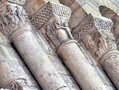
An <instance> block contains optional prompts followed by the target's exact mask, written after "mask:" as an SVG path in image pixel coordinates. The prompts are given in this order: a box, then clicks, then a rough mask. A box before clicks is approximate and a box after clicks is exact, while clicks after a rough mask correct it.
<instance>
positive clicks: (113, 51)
mask: <svg viewBox="0 0 119 90" xmlns="http://www.w3.org/2000/svg"><path fill="white" fill-rule="evenodd" d="M94 20H95V19H94V18H93V17H92V16H91V15H88V17H86V18H85V19H84V20H83V21H82V22H81V23H80V24H79V26H78V27H77V28H75V29H73V31H72V33H73V36H74V38H75V39H76V40H77V41H78V42H79V43H81V44H82V46H83V47H84V48H85V49H86V50H87V52H88V53H90V55H91V56H92V57H93V58H94V59H95V60H96V61H97V62H99V63H100V65H101V66H102V67H103V69H104V70H105V72H106V73H107V75H108V76H109V77H110V79H111V80H112V82H113V83H114V84H115V86H116V87H117V88H118V82H117V80H118V75H117V72H118V70H117V69H116V68H118V66H116V65H115V64H118V58H119V57H118V53H119V52H118V50H117V48H116V44H115V43H114V37H113V35H111V33H110V32H109V33H106V30H107V29H105V30H102V31H101V32H103V34H102V33H101V32H99V31H98V29H97V27H96V25H97V26H99V25H100V26H99V27H101V26H109V28H111V26H112V23H108V22H104V21H103V20H100V19H99V21H98V20H97V19H96V21H98V23H96V25H95V22H96V21H94ZM106 28H107V27H106ZM109 28H108V31H109ZM109 37H110V38H109ZM111 39H112V40H111ZM112 57H113V58H112ZM115 62H116V63H115Z"/></svg>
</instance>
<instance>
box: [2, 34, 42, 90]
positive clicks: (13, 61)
mask: <svg viewBox="0 0 119 90" xmlns="http://www.w3.org/2000/svg"><path fill="white" fill-rule="evenodd" d="M20 60H21V59H20V58H19V57H18V55H17V54H16V52H15V51H14V50H13V48H12V47H11V45H10V44H9V41H8V40H7V39H6V38H5V37H4V36H3V34H1V33H0V87H1V88H5V90H8V89H9V90H40V88H38V86H37V84H36V82H35V81H34V79H33V78H32V77H31V75H30V73H29V72H28V70H27V69H26V67H25V66H24V67H23V64H22V62H21V61H20ZM0 90H1V89H0ZM2 90H3V89H2Z"/></svg>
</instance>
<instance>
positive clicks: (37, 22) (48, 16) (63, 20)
mask: <svg viewBox="0 0 119 90" xmlns="http://www.w3.org/2000/svg"><path fill="white" fill-rule="evenodd" d="M70 16H71V10H70V8H68V7H66V6H64V5H61V4H54V3H47V4H45V5H44V6H43V7H42V8H40V9H39V11H38V12H37V13H36V14H35V15H34V16H33V17H32V18H31V22H32V24H33V25H34V26H35V27H36V28H37V29H38V30H40V31H41V33H42V34H43V35H44V36H45V38H46V40H47V41H48V43H49V44H50V45H51V47H52V48H54V47H55V48H56V47H58V46H59V45H60V44H61V43H63V42H64V41H66V40H68V39H71V38H72V35H71V33H70V29H69V28H68V22H69V18H70Z"/></svg>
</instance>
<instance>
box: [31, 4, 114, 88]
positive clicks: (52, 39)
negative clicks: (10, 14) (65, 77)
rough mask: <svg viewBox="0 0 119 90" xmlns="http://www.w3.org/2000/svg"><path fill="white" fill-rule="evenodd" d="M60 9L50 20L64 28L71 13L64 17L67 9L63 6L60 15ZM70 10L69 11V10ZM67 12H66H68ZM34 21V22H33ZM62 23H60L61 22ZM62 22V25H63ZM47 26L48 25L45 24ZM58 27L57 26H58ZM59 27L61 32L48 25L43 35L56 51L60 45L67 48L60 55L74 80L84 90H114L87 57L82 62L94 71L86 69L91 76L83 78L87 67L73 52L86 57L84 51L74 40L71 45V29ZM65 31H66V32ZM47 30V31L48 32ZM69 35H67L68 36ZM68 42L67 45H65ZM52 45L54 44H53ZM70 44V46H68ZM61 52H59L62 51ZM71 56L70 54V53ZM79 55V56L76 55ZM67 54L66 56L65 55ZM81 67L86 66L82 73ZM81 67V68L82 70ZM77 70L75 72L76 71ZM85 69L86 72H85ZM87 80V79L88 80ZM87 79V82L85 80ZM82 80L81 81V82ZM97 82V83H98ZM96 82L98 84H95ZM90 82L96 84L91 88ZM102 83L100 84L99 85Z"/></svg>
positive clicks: (55, 11)
mask: <svg viewBox="0 0 119 90" xmlns="http://www.w3.org/2000/svg"><path fill="white" fill-rule="evenodd" d="M55 9H57V8H55ZM59 9H60V8H58V9H57V10H54V12H53V13H54V15H56V17H57V18H56V17H55V19H54V20H53V18H52V19H50V20H51V21H52V20H53V21H56V23H57V24H58V25H59V26H61V27H62V25H66V26H67V25H68V21H67V20H68V18H69V17H68V18H66V16H67V15H66V16H65V14H67V13H68V15H69V12H66V13H65V14H64V15H62V14H63V11H65V9H64V8H63V6H62V8H61V9H62V13H60V10H59ZM67 10H68V9H67ZM67 10H66V11H67ZM57 13H58V15H59V16H57ZM60 18H62V20H60ZM65 20H66V21H65ZM32 21H33V20H32ZM59 21H60V22H59ZM61 22H62V23H61ZM64 22H65V23H64ZM35 25H36V26H38V24H35ZM45 25H46V24H45ZM56 26H57V25H56ZM59 26H58V28H59V30H56V29H55V28H54V27H53V26H52V24H50V23H49V24H48V25H46V29H43V30H44V31H43V30H42V31H41V32H42V33H43V35H44V36H45V37H47V38H46V40H48V42H49V43H50V45H51V46H52V45H54V47H55V49H54V50H56V48H57V47H59V45H61V47H63V46H64V47H65V46H66V47H65V48H62V49H63V51H62V52H60V53H58V54H59V55H60V57H62V61H63V62H64V63H65V65H66V66H67V67H68V69H69V70H70V71H71V72H72V74H73V75H74V78H75V80H77V82H78V84H79V85H80V86H81V88H82V89H90V90H91V89H95V88H96V89H99V90H100V89H101V90H102V89H107V88H108V89H112V90H113V88H112V87H111V86H109V87H108V85H105V84H104V83H103V80H101V79H100V78H102V77H100V76H98V74H97V71H95V69H94V67H93V66H92V65H91V64H90V63H89V61H88V60H87V58H86V57H85V56H83V60H81V61H82V62H84V63H86V64H85V65H89V68H90V69H91V70H92V71H90V70H89V68H85V69H86V72H85V73H89V72H90V73H89V74H90V75H87V74H86V76H85V77H83V76H84V74H83V72H81V71H83V67H86V66H85V65H84V64H82V63H81V62H80V61H79V58H80V54H79V53H77V52H75V54H73V53H71V52H74V49H76V50H77V51H78V52H80V53H81V55H84V54H83V53H82V51H81V50H80V49H79V47H78V45H77V44H76V43H75V42H73V41H72V40H71V41H72V43H70V42H71V41H70V40H69V38H70V39H72V36H71V34H70V29H69V28H67V27H62V29H61V27H59ZM64 29H65V30H64ZM46 30H47V31H46ZM45 32H49V33H48V34H47V33H45ZM66 33H67V34H66ZM56 40H57V41H58V43H57V42H56ZM67 40H68V41H69V43H68V41H67ZM65 42H66V43H65ZM51 43H52V44H51ZM67 43H68V44H67ZM68 45H69V47H68ZM70 45H71V46H72V47H73V46H74V47H75V48H74V47H73V48H71V47H70ZM61 47H60V50H62V49H61ZM60 50H58V51H60ZM69 50H71V51H69ZM65 51H66V52H65ZM69 52H70V53H71V54H70V53H69ZM76 53H77V54H76ZM64 54H65V55H64ZM73 59H75V61H77V62H78V63H77V64H76V63H75V61H73ZM66 61H68V62H70V64H69V63H68V62H66ZM79 65H82V66H83V65H84V66H83V67H82V66H81V67H82V70H81V71H80V69H79V68H78V67H80V66H79ZM81 67H80V68H81ZM74 69H75V70H74ZM85 69H84V70H85ZM75 71H77V72H75ZM77 73H80V75H79V74H77ZM93 75H94V76H95V80H92V79H89V78H90V76H93ZM99 75H101V74H99ZM81 78H83V79H81ZM86 78H87V79H86ZM85 79H86V80H85ZM80 80H81V81H80ZM96 80H97V81H96ZM95 81H96V82H95ZM89 82H90V83H94V84H92V86H91V87H90V85H89ZM99 83H100V84H99Z"/></svg>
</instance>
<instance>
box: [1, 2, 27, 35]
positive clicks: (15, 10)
mask: <svg viewBox="0 0 119 90" xmlns="http://www.w3.org/2000/svg"><path fill="white" fill-rule="evenodd" d="M18 1H19V0H15V1H14V0H8V1H7V2H2V3H1V4H0V30H1V32H2V33H4V34H5V35H6V36H7V37H9V36H10V35H11V34H12V33H13V32H15V31H17V30H18V29H20V28H23V27H25V26H27V24H28V23H27V22H28V20H27V17H26V13H25V11H24V9H23V7H22V6H20V5H18V4H21V5H22V4H24V3H23V2H24V1H25V0H20V2H18ZM12 2H13V3H12ZM15 2H16V3H15Z"/></svg>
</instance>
